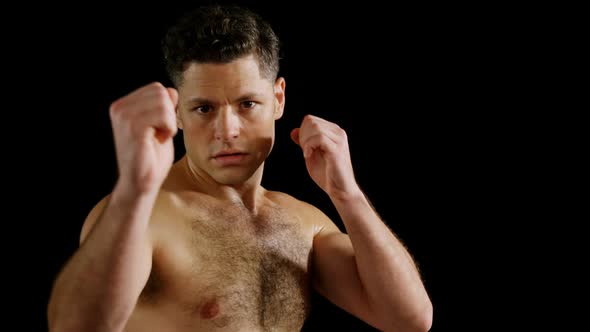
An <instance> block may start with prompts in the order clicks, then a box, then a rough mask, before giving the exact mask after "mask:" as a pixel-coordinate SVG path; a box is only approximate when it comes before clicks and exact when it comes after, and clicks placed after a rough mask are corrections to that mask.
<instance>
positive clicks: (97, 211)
mask: <svg viewBox="0 0 590 332" xmlns="http://www.w3.org/2000/svg"><path fill="white" fill-rule="evenodd" d="M109 198H110V195H107V196H105V197H104V198H103V199H101V200H100V201H99V202H98V203H97V204H96V205H95V206H94V207H93V208H92V210H90V213H88V216H86V220H84V223H83V224H82V230H81V231H80V244H82V243H83V242H84V240H85V239H86V237H88V234H89V233H90V231H91V230H92V228H93V227H94V224H96V221H97V220H98V219H100V217H101V216H102V214H103V212H104V209H105V208H106V206H107V204H108V201H109Z"/></svg>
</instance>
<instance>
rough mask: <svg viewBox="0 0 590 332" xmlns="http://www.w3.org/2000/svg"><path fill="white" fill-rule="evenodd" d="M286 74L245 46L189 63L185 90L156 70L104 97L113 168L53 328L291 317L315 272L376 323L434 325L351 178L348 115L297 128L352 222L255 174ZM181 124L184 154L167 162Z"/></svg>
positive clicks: (410, 271) (234, 327) (303, 306)
mask: <svg viewBox="0 0 590 332" xmlns="http://www.w3.org/2000/svg"><path fill="white" fill-rule="evenodd" d="M285 86H286V85H285V80H284V79H283V78H279V79H277V80H276V81H275V82H271V81H269V80H268V79H266V78H264V77H261V76H260V71H259V69H258V64H257V61H256V58H255V57H253V56H251V55H250V56H245V57H243V58H240V59H237V60H235V61H233V62H230V63H227V64H202V63H192V64H190V65H188V66H187V68H186V70H185V72H184V73H183V82H182V84H181V85H180V86H179V89H178V91H177V90H175V89H172V88H165V87H164V86H162V85H161V84H159V83H153V84H150V85H147V86H145V87H142V88H139V89H138V90H136V91H134V92H132V93H130V94H129V95H127V96H124V97H122V98H121V99H119V100H117V101H115V102H114V103H113V104H112V105H111V109H110V114H111V119H112V123H113V131H114V136H115V145H116V150H117V160H118V165H119V174H120V177H119V179H118V181H117V184H116V185H115V188H114V190H113V192H112V193H111V194H110V195H108V196H107V197H105V198H104V199H103V200H101V201H100V202H99V203H98V204H97V205H96V206H95V208H94V209H93V210H92V211H91V212H90V213H89V215H88V218H87V219H86V221H85V223H84V226H83V228H82V233H81V239H80V241H81V245H80V248H79V250H78V251H77V252H76V253H75V254H74V255H73V257H72V258H71V259H70V260H69V261H68V263H67V264H66V266H64V268H63V270H62V271H61V272H60V274H59V275H58V278H57V279H56V282H55V285H54V288H53V291H52V294H51V299H50V303H49V307H48V319H49V325H50V330H51V331H80V330H84V331H145V330H146V329H150V330H158V331H159V330H162V331H165V330H170V331H172V330H173V331H209V330H215V331H266V330H273V331H299V330H300V329H301V326H302V325H303V322H304V320H305V317H306V315H307V313H308V312H309V291H310V287H314V288H315V289H316V290H317V291H318V292H319V293H320V294H322V295H324V296H325V297H327V298H328V299H329V300H331V301H332V302H333V303H335V304H336V305H338V306H340V307H342V308H343V309H344V310H347V311H348V312H350V313H351V314H353V315H356V316H357V317H359V318H360V319H362V320H364V321H366V322H367V323H368V324H371V325H372V326H374V327H376V328H378V329H380V330H384V331H427V330H428V329H430V326H431V322H432V305H431V302H430V300H429V298H428V295H427V293H426V291H425V289H424V286H423V284H422V282H421V279H420V276H419V274H418V271H417V269H416V267H415V265H414V262H413V261H412V258H411V256H410V255H409V253H408V252H407V251H406V249H405V248H404V246H403V245H402V244H401V242H400V241H399V240H398V239H397V238H396V237H395V235H394V234H393V233H392V232H391V231H390V230H389V228H388V227H387V226H386V225H385V224H384V223H383V222H382V221H381V219H380V218H379V216H378V215H377V213H376V212H375V211H374V209H373V208H372V206H371V204H370V202H369V201H368V199H367V198H366V197H365V195H364V194H363V192H362V191H361V189H360V188H359V186H358V184H357V183H356V181H355V177H354V173H353V169H352V163H351V160H350V154H349V150H348V143H347V137H346V133H345V131H344V130H343V129H341V128H340V127H338V126H337V125H336V124H334V123H331V122H329V121H326V120H324V119H321V118H318V117H315V116H312V115H308V116H306V117H305V118H304V119H303V121H302V123H301V125H300V127H299V128H295V129H293V131H292V132H291V138H292V139H293V141H294V142H295V143H296V144H298V145H299V146H300V147H301V149H302V153H303V155H304V159H305V163H306V166H307V170H308V172H309V174H310V176H311V178H312V179H313V180H314V181H315V183H316V184H317V185H318V186H320V187H321V188H322V189H323V190H324V191H325V192H326V193H327V194H328V196H329V197H330V199H331V201H332V202H333V203H334V205H335V207H336V209H337V211H338V213H339V214H340V217H341V218H342V220H343V222H344V225H345V227H346V233H342V232H340V230H339V229H338V228H337V227H336V226H335V225H334V223H333V222H332V221H331V220H330V219H329V218H328V217H327V216H326V215H325V214H323V213H322V212H321V211H320V210H318V209H316V208H315V207H313V206H312V205H310V204H308V203H305V202H302V201H299V200H297V199H295V198H293V197H291V196H289V195H287V194H284V193H280V192H273V191H269V190H266V189H265V188H263V187H262V186H261V180H262V174H263V169H264V161H265V159H266V157H267V156H268V155H269V153H270V152H271V150H272V146H273V142H274V135H275V127H274V124H275V121H276V120H278V119H280V118H281V116H282V115H283V111H284V106H285ZM178 129H181V130H182V135H183V137H184V142H185V144H186V150H187V154H186V155H185V156H184V157H183V158H182V159H180V160H179V161H177V162H176V163H174V164H173V163H172V161H173V145H172V137H173V136H174V135H175V134H176V133H177V130H178ZM236 153H238V155H234V156H228V154H236Z"/></svg>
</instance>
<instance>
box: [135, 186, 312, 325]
mask: <svg viewBox="0 0 590 332" xmlns="http://www.w3.org/2000/svg"><path fill="white" fill-rule="evenodd" d="M263 201H264V203H263V204H260V206H259V208H258V209H257V212H256V213H252V212H250V211H249V210H248V209H246V208H245V207H243V206H241V205H237V204H232V203H227V202H226V203H220V202H218V201H215V200H214V199H212V198H211V197H209V196H206V195H203V194H198V193H188V192H174V191H173V192H163V193H162V194H161V195H160V198H159V199H158V203H157V204H156V207H155V208H154V213H153V216H152V220H151V221H150V230H151V232H152V234H153V238H154V253H153V260H152V272H151V275H150V277H149V280H148V282H147V285H146V287H145V288H144V290H143V292H142V294H141V296H140V298H139V300H138V303H137V306H136V309H135V311H134V313H133V314H132V316H131V318H130V319H129V322H128V324H127V327H126V329H125V331H128V332H130V331H146V330H150V331H300V329H301V327H302V326H303V323H304V321H305V318H306V316H307V313H308V311H309V291H310V290H309V285H310V281H309V276H310V275H309V257H310V254H311V247H312V241H313V236H314V233H315V231H316V229H315V227H314V226H313V225H312V224H311V223H310V222H309V221H307V220H305V219H306V218H304V217H303V214H302V207H304V206H303V205H301V204H299V203H298V202H297V201H296V200H295V199H293V198H291V197H288V196H287V195H284V194H278V193H270V192H267V193H266V194H265V198H264V200H263Z"/></svg>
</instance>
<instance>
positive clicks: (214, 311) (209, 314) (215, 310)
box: [201, 299, 219, 319]
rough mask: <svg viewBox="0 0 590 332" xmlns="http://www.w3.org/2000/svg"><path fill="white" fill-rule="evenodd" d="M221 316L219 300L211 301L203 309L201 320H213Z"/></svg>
mask: <svg viewBox="0 0 590 332" xmlns="http://www.w3.org/2000/svg"><path fill="white" fill-rule="evenodd" d="M218 314H219V304H218V303H217V300H215V299H213V300H209V301H207V302H205V304H204V305H203V306H202V307H201V318H203V319H211V318H213V317H215V316H217V315H218Z"/></svg>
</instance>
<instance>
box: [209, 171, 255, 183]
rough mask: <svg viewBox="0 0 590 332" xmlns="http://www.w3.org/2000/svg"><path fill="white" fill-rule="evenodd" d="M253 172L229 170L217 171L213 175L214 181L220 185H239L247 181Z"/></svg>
mask: <svg viewBox="0 0 590 332" xmlns="http://www.w3.org/2000/svg"><path fill="white" fill-rule="evenodd" d="M252 174H253V172H244V171H243V170H233V171H232V170H229V171H225V172H219V173H217V174H215V175H214V176H213V178H214V179H215V181H217V182H218V183H220V184H222V185H226V186H233V185H240V184H243V183H244V182H246V181H248V180H249V179H250V177H252Z"/></svg>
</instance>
